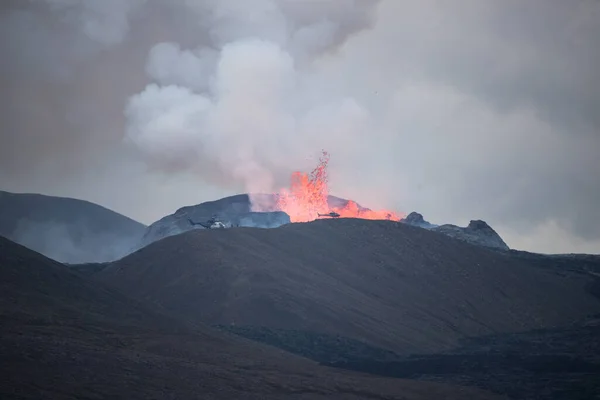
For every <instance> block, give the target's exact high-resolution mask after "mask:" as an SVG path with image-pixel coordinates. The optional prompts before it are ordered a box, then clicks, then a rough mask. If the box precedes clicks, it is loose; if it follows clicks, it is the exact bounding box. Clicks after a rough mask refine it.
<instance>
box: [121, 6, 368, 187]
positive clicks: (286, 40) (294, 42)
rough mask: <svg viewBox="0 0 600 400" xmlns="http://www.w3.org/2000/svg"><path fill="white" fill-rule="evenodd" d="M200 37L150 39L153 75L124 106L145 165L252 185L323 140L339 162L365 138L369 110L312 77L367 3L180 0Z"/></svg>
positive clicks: (305, 163)
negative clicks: (204, 39)
mask: <svg viewBox="0 0 600 400" xmlns="http://www.w3.org/2000/svg"><path fill="white" fill-rule="evenodd" d="M187 4H188V5H189V6H190V10H191V11H193V12H197V15H198V18H199V19H200V23H202V24H204V25H206V26H207V33H208V37H209V38H210V40H209V43H208V44H204V45H201V46H198V47H196V48H191V49H184V48H182V46H181V45H180V44H178V43H158V44H156V45H155V46H154V47H153V48H152V50H151V51H150V54H149V56H148V61H147V65H146V73H147V74H148V77H149V78H151V80H152V81H153V82H152V83H150V84H148V86H147V87H146V88H145V89H144V90H143V91H142V92H141V93H138V94H136V95H134V96H132V97H131V98H130V100H129V102H128V105H127V107H126V110H125V115H126V117H127V130H126V139H127V141H128V142H130V143H133V144H134V145H135V146H136V147H137V148H138V149H139V150H140V151H141V153H142V154H143V156H144V157H145V159H146V160H147V161H148V162H149V163H150V165H152V166H153V167H154V168H157V167H158V168H162V169H164V170H166V171H169V172H174V171H181V172H183V171H185V172H189V171H192V172H194V173H195V174H196V175H197V176H198V177H200V178H201V179H203V180H205V181H206V182H208V183H211V184H216V185H219V186H221V187H242V188H244V189H245V190H246V191H248V192H251V193H257V192H265V191H267V192H268V191H273V190H277V189H278V188H280V187H281V186H282V185H286V184H287V179H289V174H290V173H291V172H292V171H293V170H295V169H299V168H300V169H307V168H311V167H312V166H313V164H314V159H313V160H310V159H309V157H311V156H314V155H316V153H317V152H318V151H319V150H320V149H321V148H326V149H327V148H328V147H329V146H336V144H337V143H339V142H341V141H343V142H344V143H346V145H344V146H343V150H341V151H339V152H336V156H337V157H340V158H341V159H344V158H346V159H351V158H352V154H353V153H354V152H355V151H357V150H359V149H356V148H353V146H352V145H351V143H353V142H354V143H358V141H357V140H354V139H358V138H359V137H360V136H363V135H368V134H369V129H367V128H368V127H369V125H370V121H369V119H370V116H369V112H368V111H367V110H366V109H365V108H363V107H362V106H361V105H360V104H359V102H358V101H356V100H355V99H354V98H352V97H351V96H348V95H347V94H345V93H340V92H333V91H330V90H328V87H327V85H324V84H323V81H322V80H321V79H319V75H318V70H319V66H320V64H319V63H320V62H322V61H323V60H324V59H325V58H326V57H327V55H333V56H335V54H334V51H335V50H336V49H337V48H338V46H339V45H341V44H343V43H344V41H345V40H346V39H347V38H348V37H349V35H351V34H353V33H356V32H358V31H360V30H362V29H366V28H368V27H369V26H370V16H371V15H372V12H373V11H374V9H375V6H376V4H377V2H374V1H345V2H343V5H341V4H340V2H337V1H333V0H327V1H309V2H297V1H285V0H261V1H246V2H239V1H199V2H198V1H196V2H192V1H188V2H187ZM342 153H343V154H342Z"/></svg>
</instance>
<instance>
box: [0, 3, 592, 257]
mask: <svg viewBox="0 0 600 400" xmlns="http://www.w3.org/2000/svg"><path fill="white" fill-rule="evenodd" d="M0 7H1V11H0V55H1V56H0V72H1V76H0V85H1V86H0V87H1V88H2V97H1V99H0V102H1V103H0V135H1V136H0V189H2V190H8V191H15V192H38V193H45V194H51V195H60V196H69V197H76V198H82V199H86V200H90V201H93V202H96V203H99V204H102V205H104V206H106V207H109V208H111V209H114V210H116V211H118V212H121V213H123V214H126V215H128V216H130V217H132V218H135V219H138V220H140V221H142V222H145V223H151V222H153V221H155V220H157V219H159V218H160V217H162V216H164V215H166V214H169V213H172V212H173V211H175V210H176V209H177V208H179V207H181V206H184V205H189V204H196V203H199V202H202V201H206V200H211V199H214V198H218V197H222V196H225V195H228V194H234V193H239V192H244V191H249V190H250V191H264V190H273V189H277V188H278V187H280V186H282V185H285V183H286V180H287V178H288V176H289V173H290V172H291V171H293V170H295V169H303V170H308V169H310V168H312V167H313V164H314V160H315V156H317V155H318V151H319V150H320V149H321V148H325V149H327V150H328V151H329V152H330V153H331V164H330V165H331V171H330V175H331V189H332V192H333V194H336V195H338V196H341V197H346V198H352V199H355V200H357V201H359V202H360V203H361V204H363V205H365V206H368V207H371V208H379V207H386V208H393V209H395V210H397V211H399V212H404V213H408V212H410V211H413V210H417V211H419V212H421V213H423V214H424V216H425V218H426V219H428V220H430V221H431V222H434V223H455V224H459V225H462V226H464V225H466V224H467V223H468V221H469V220H470V219H484V220H486V221H487V222H488V223H490V225H492V227H494V228H495V229H496V230H497V231H498V232H499V233H500V234H501V235H502V236H503V238H504V239H505V240H506V242H507V243H508V244H509V246H511V247H513V248H519V249H527V250H532V251H541V252H593V253H600V46H598V38H600V1H597V0H570V1H563V0H526V1H523V0H503V1H495V0H456V1H452V2H445V1H435V0H420V1H403V0H380V1H361V0H306V1H299V0H245V1H243V2H242V1H237V0H230V1H228V0H218V1H217V0H175V1H170V2H167V1H159V0H35V1H33V0H31V1H27V0H18V1H16V0H10V1H5V2H2V5H1V6H0Z"/></svg>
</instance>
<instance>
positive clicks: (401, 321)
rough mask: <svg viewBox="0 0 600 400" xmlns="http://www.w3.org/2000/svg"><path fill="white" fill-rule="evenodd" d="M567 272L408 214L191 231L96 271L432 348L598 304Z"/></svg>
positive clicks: (259, 314) (265, 322)
mask: <svg viewBox="0 0 600 400" xmlns="http://www.w3.org/2000/svg"><path fill="white" fill-rule="evenodd" d="M563 275H564V274H561V275H559V274H557V273H556V272H552V271H546V270H544V269H543V268H536V267H532V266H530V265H528V264H526V263H524V262H522V261H519V260H517V259H514V258H511V257H508V256H506V255H504V254H498V253H496V252H494V251H490V250H487V249H485V248H481V247H477V246H474V245H470V244H467V243H463V242H461V241H458V240H456V239H452V238H449V237H447V236H445V235H443V234H440V233H436V232H430V231H427V230H424V229H420V228H416V227H411V226H407V225H405V224H401V223H395V222H390V221H365V220H357V219H338V220H318V221H314V222H311V223H306V224H291V225H286V226H283V227H281V228H277V229H252V228H239V229H230V230H197V231H191V232H187V233H184V234H181V235H178V236H173V237H169V238H165V239H163V240H161V241H158V242H156V243H153V244H151V245H150V246H148V247H146V248H144V249H142V250H140V251H138V252H136V253H134V254H131V255H129V256H127V257H125V258H124V259H122V260H120V261H118V262H116V263H114V264H111V265H109V266H108V267H107V268H105V269H104V270H103V271H102V272H100V273H99V274H97V278H98V279H100V280H101V281H103V282H106V283H110V284H111V285H114V286H115V287H117V288H119V289H121V290H123V291H125V292H127V293H128V294H131V295H133V296H136V297H137V298H140V299H145V300H150V301H153V302H154V303H156V304H160V305H161V306H163V307H165V308H166V309H168V310H171V311H172V312H174V313H177V314H180V315H185V316H187V317H190V318H193V319H195V320H197V321H202V322H206V323H210V324H236V325H258V326H265V327H272V328H286V329H305V330H310V331H315V332H323V333H333V334H340V335H343V336H347V337H350V338H353V339H358V340H363V341H366V342H368V343H370V344H372V345H375V346H378V347H383V348H387V349H391V350H394V351H396V352H424V351H437V350H441V349H444V348H448V347H450V346H453V345H455V344H456V341H457V339H459V338H462V337H465V336H478V335H482V334H490V333H498V332H511V331H525V330H530V329H535V328H541V327H548V326H554V325H560V324H564V323H568V322H571V321H574V320H577V319H580V318H582V317H584V316H587V315H589V314H591V313H594V312H598V311H599V310H600V303H599V302H598V301H597V299H595V298H594V297H593V296H592V295H591V294H589V293H588V292H586V290H584V286H585V285H586V284H587V283H588V282H589V280H588V278H586V277H585V276H583V275H577V274H568V275H564V276H563Z"/></svg>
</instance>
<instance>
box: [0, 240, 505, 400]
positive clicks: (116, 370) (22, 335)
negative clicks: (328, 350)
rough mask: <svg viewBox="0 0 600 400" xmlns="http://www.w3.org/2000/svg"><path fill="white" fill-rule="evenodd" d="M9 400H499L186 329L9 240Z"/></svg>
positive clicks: (0, 372) (2, 257)
mask: <svg viewBox="0 0 600 400" xmlns="http://www.w3.org/2000/svg"><path fill="white" fill-rule="evenodd" d="M0 321H1V322H2V324H1V327H2V328H1V329H2V334H1V335H0V354H1V355H2V356H1V357H2V358H1V360H0V361H1V362H0V398H2V399H38V398H52V399H75V398H79V399H81V398H90V399H91V398H111V399H128V400H129V399H151V398H154V399H158V398H177V399H197V398H211V399H233V398H245V399H246V398H247V399H276V398H291V397H293V398H299V399H326V398H327V399H337V398H340V399H341V398H343V399H360V398H365V399H366V398H371V399H374V398H377V399H383V398H385V399H439V398H447V399H461V398H475V399H493V398H497V397H495V396H492V395H490V394H487V393H486V392H482V391H478V390H471V389H467V388H461V387H455V386H448V385H442V384H430V383H421V382H411V381H406V380H390V379H378V378H370V377H365V376H361V375H357V374H354V373H349V372H342V371H336V370H332V369H328V368H325V367H318V366H317V365H316V364H315V363H313V362H311V361H308V360H305V359H302V358H298V357H295V356H292V355H290V354H288V353H284V352H282V351H278V350H275V349H272V348H267V347H263V346H261V345H258V344H254V343H251V342H247V341H245V340H243V339H240V338H237V337H233V336H229V335H226V334H224V333H219V332H217V331H213V330H211V329H209V328H203V327H201V326H195V327H191V326H188V325H184V324H183V323H182V322H179V321H177V320H175V319H173V318H170V317H167V316H165V315H163V314H161V313H160V312H159V311H154V310H151V309H149V308H147V307H146V306H144V305H143V304H141V303H138V302H136V301H133V300H130V299H128V298H126V297H124V296H122V295H119V294H118V293H115V292H114V291H113V290H110V289H107V288H104V287H103V286H102V285H98V284H93V283H91V282H89V281H88V280H86V279H84V278H82V277H81V276H79V275H77V274H76V273H73V272H71V271H69V270H68V268H67V267H65V266H63V265H61V264H58V263H56V262H54V261H52V260H49V259H47V258H45V257H43V256H42V255H40V254H37V253H34V252H32V251H30V250H28V249H26V248H25V247H23V246H20V245H18V244H16V243H13V242H10V241H8V240H6V239H4V238H0Z"/></svg>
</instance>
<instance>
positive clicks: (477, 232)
mask: <svg viewBox="0 0 600 400" xmlns="http://www.w3.org/2000/svg"><path fill="white" fill-rule="evenodd" d="M400 222H402V223H405V224H407V225H411V226H417V227H419V228H424V229H430V230H433V231H435V232H440V233H443V234H445V235H448V236H450V237H453V238H455V239H459V240H462V241H465V242H468V243H471V244H475V245H478V246H485V247H491V248H494V249H499V250H509V247H508V245H507V244H506V243H505V242H504V240H502V238H501V237H500V235H498V233H497V232H496V231H495V230H494V229H492V227H491V226H489V225H488V224H487V223H486V222H485V221H481V220H472V221H471V222H470V223H469V225H468V226H467V227H465V228H463V227H460V226H456V225H452V224H444V225H441V226H440V225H434V224H432V223H430V222H428V221H425V219H424V218H423V215H421V214H419V213H417V212H411V213H410V214H408V215H407V216H406V218H404V219H402V220H401V221H400Z"/></svg>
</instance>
